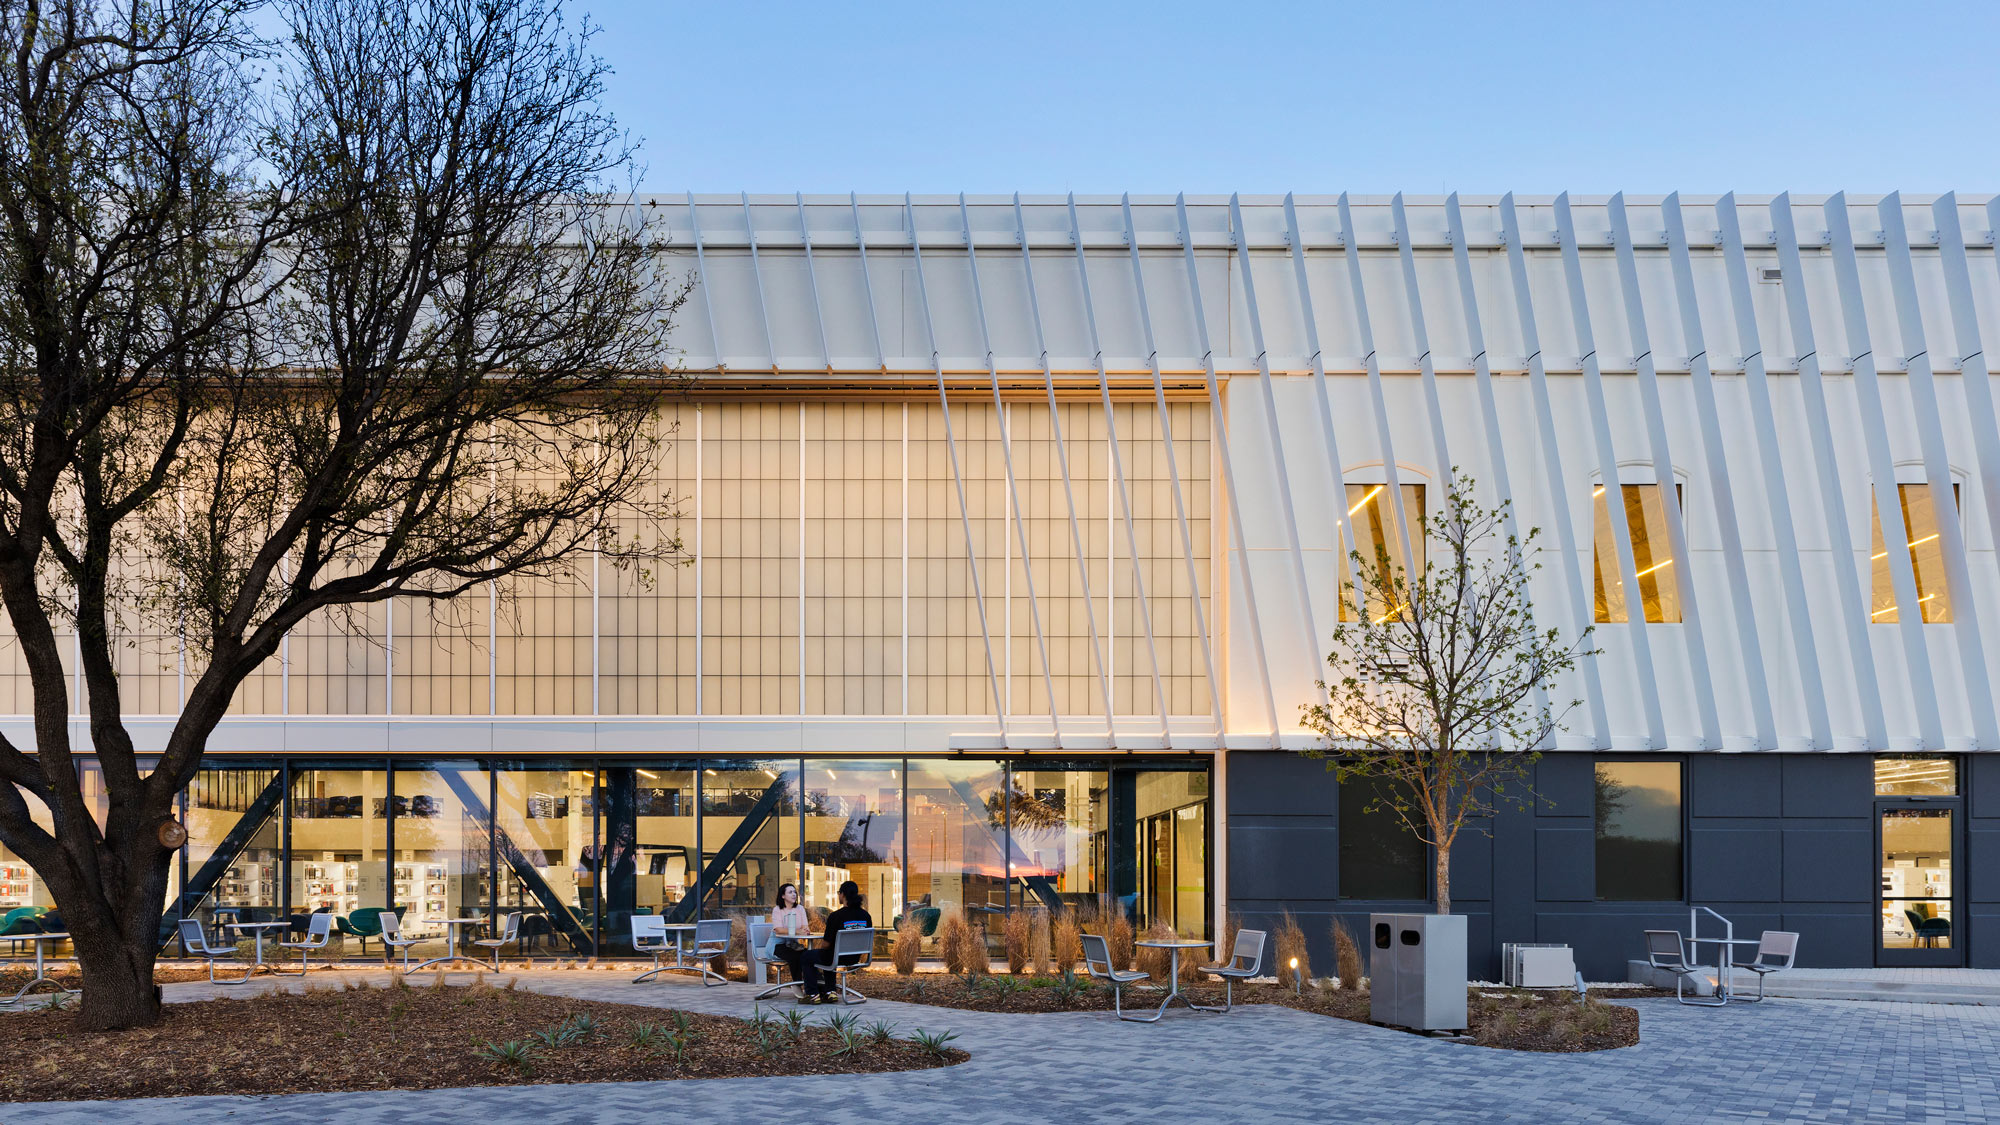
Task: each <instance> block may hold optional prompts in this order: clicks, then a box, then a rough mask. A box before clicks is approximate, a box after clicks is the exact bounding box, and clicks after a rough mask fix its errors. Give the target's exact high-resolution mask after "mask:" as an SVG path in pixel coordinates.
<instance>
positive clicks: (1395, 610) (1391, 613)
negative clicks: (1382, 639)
mask: <svg viewBox="0 0 2000 1125" xmlns="http://www.w3.org/2000/svg"><path fill="white" fill-rule="evenodd" d="M1408 606H1409V603H1408V602H1404V603H1403V604H1402V605H1399V606H1395V607H1393V608H1391V609H1390V610H1389V612H1387V613H1385V614H1383V615H1382V616H1380V617H1378V618H1376V619H1375V624H1377V625H1380V624H1382V623H1383V622H1385V621H1387V620H1389V619H1390V618H1391V617H1394V616H1396V615H1397V614H1399V613H1401V612H1403V610H1404V609H1405V608H1407V607H1408Z"/></svg>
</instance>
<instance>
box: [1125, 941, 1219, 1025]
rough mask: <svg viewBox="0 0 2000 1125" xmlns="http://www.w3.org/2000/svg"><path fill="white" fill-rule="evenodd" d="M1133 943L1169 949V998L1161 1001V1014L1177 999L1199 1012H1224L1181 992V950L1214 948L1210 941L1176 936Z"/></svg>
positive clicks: (1134, 943)
mask: <svg viewBox="0 0 2000 1125" xmlns="http://www.w3.org/2000/svg"><path fill="white" fill-rule="evenodd" d="M1132 944H1133V945H1136V946H1139V947H1141V948H1143V949H1164V950H1166V951H1167V953H1168V955H1169V960H1170V961H1171V962H1172V964H1171V965H1170V966H1169V967H1168V969H1167V998H1166V999H1165V1000H1162V1001H1160V1012H1161V1014H1163V1015H1164V1014H1165V1013H1166V1010H1167V1005H1169V1004H1171V1003H1173V1002H1174V1001H1176V1000H1179V1001H1180V1002H1181V1003H1183V1004H1186V1005H1187V1006H1188V1007H1190V1008H1192V1009H1194V1010H1195V1011H1197V1012H1215V1013H1217V1014H1220V1013H1221V1012H1222V1009H1221V1008H1214V1007H1209V1006H1207V1005H1203V1004H1197V1003H1195V1002H1194V1001H1192V1000H1190V999H1188V998H1187V997H1186V996H1184V995H1182V993H1181V950H1183V949H1211V948H1213V946H1212V945H1211V944H1210V943H1209V942H1205V941H1183V940H1181V939H1179V938H1175V939H1174V940H1172V941H1135V942H1133V943H1132Z"/></svg>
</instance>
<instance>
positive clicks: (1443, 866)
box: [1432, 844, 1451, 914]
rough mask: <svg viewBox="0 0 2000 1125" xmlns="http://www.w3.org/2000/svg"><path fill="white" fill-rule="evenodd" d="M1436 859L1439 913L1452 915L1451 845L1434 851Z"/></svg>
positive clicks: (1435, 870) (1435, 873) (1435, 869)
mask: <svg viewBox="0 0 2000 1125" xmlns="http://www.w3.org/2000/svg"><path fill="white" fill-rule="evenodd" d="M1432 854H1433V855H1434V856H1435V857H1436V859H1435V860H1434V861H1433V862H1434V864H1435V868H1434V875H1435V876H1436V881H1437V912H1438V913H1439V914H1449V913H1451V845H1450V844H1446V845H1444V846H1443V847H1439V848H1434V849H1432Z"/></svg>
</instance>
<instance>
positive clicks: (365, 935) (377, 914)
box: [335, 906, 409, 956]
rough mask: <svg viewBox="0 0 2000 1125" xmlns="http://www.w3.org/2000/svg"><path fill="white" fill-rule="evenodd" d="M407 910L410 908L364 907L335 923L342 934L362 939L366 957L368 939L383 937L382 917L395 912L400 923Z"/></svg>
mask: <svg viewBox="0 0 2000 1125" xmlns="http://www.w3.org/2000/svg"><path fill="white" fill-rule="evenodd" d="M407 910H409V907H408V906H397V907H384V906H364V907H362V908H361V909H359V910H357V911H355V912H354V913H352V914H349V915H348V916H347V917H345V918H338V919H335V923H336V924H337V925H338V926H339V927H340V932H341V933H342V934H344V935H346V936H348V937H351V938H359V939H360V941H361V952H362V954H363V955H364V956H365V955H366V954H367V953H368V939H369V938H379V937H381V936H382V915H383V914H385V913H390V912H392V911H393V913H394V914H395V915H396V920H397V921H398V922H400V921H402V920H403V913H404V912H405V911H407Z"/></svg>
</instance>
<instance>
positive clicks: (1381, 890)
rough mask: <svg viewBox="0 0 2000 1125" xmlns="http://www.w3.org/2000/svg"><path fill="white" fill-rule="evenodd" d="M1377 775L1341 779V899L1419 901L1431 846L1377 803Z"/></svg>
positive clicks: (1424, 887) (1379, 788)
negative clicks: (1375, 776)
mask: <svg viewBox="0 0 2000 1125" xmlns="http://www.w3.org/2000/svg"><path fill="white" fill-rule="evenodd" d="M1387 784H1388V782H1386V781H1383V780H1381V779H1379V778H1359V777H1357V778H1350V779H1349V780H1347V781H1343V782H1341V783H1340V897H1341V898H1353V899H1375V900H1380V901H1390V902H1393V901H1399V900H1400V901H1408V902H1422V901H1424V899H1425V898H1427V897H1428V893H1427V888H1428V886H1429V882H1428V880H1426V879H1425V877H1424V876H1425V872H1424V868H1425V866H1426V864H1427V862H1428V860H1429V859H1430V849H1429V847H1428V845H1426V844H1425V843H1424V842H1423V841H1422V840H1420V839H1418V838H1417V836H1416V834H1415V833H1413V832H1411V831H1410V829H1409V827H1408V826H1407V825H1405V824H1404V823H1403V820H1402V818H1401V817H1399V816H1397V815H1396V812H1395V810H1393V809H1390V808H1388V807H1386V806H1382V805H1381V804H1380V799H1381V793H1382V787H1383V786H1385V785H1387Z"/></svg>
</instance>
